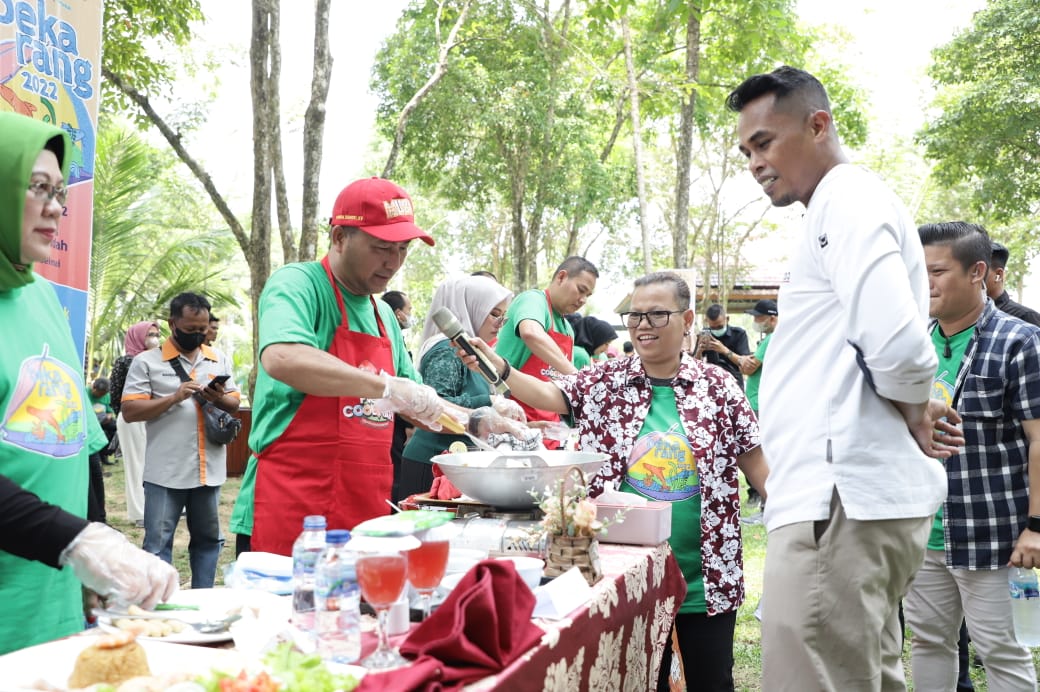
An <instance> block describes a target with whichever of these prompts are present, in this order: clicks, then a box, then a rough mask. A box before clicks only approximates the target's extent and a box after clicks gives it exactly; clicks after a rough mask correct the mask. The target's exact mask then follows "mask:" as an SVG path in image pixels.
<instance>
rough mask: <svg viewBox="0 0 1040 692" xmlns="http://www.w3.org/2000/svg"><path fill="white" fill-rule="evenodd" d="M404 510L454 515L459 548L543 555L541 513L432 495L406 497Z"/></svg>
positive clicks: (402, 505)
mask: <svg viewBox="0 0 1040 692" xmlns="http://www.w3.org/2000/svg"><path fill="white" fill-rule="evenodd" d="M400 504H401V509H428V510H435V511H441V512H452V513H453V514H455V521H456V522H457V523H458V525H459V527H460V528H461V531H460V532H459V534H458V535H457V536H456V537H455V538H453V539H452V540H451V545H452V546H453V547H456V548H476V549H478V550H486V551H488V553H489V554H491V555H494V554H501V553H510V554H514V555H515V554H517V553H522V554H530V555H537V556H541V555H542V554H543V553H544V549H545V538H544V536H542V535H540V534H539V533H538V528H539V525H540V522H541V520H542V511H541V510H540V509H538V508H537V507H532V508H531V509H530V510H507V511H503V510H499V509H496V508H495V507H492V506H491V505H488V504H484V503H482V502H478V501H476V500H470V499H461V498H460V499H457V500H438V499H435V498H431V497H430V496H429V493H419V494H417V495H412V496H411V497H409V498H407V499H406V500H404V501H403V502H401V503H400Z"/></svg>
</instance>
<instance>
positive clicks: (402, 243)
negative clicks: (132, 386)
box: [231, 178, 444, 555]
mask: <svg viewBox="0 0 1040 692" xmlns="http://www.w3.org/2000/svg"><path fill="white" fill-rule="evenodd" d="M330 223H331V226H332V228H331V232H330V235H331V238H330V239H331V244H330V247H329V253H328V255H326V256H325V257H324V258H323V259H322V260H321V261H320V262H300V263H296V264H289V265H286V266H284V267H282V268H281V269H279V270H277V271H275V272H274V273H273V274H271V277H270V278H269V279H268V281H267V285H266V286H265V287H264V291H263V293H262V294H261V296H260V305H259V325H260V343H259V351H260V371H259V373H258V376H257V380H256V393H255V396H254V398H253V421H252V430H251V432H250V435H249V448H250V449H251V450H253V456H252V457H251V458H250V459H249V465H248V467H247V469H246V475H245V478H244V479H243V482H242V489H241V491H240V494H239V496H238V499H237V501H236V503H235V509H234V512H233V513H232V517H231V530H232V531H234V532H235V533H237V534H239V545H238V547H239V549H240V550H241V549H252V550H262V551H267V552H273V553H280V554H282V555H289V554H290V553H291V550H292V544H293V541H294V539H295V538H296V536H297V535H298V534H299V532H300V529H301V527H302V525H303V518H304V516H306V515H308V514H322V515H324V516H325V517H326V518H327V520H328V525H329V527H330V528H345V529H349V528H353V527H354V526H355V525H356V524H358V523H360V522H361V521H363V520H365V519H370V518H372V517H374V516H378V515H381V514H385V513H386V512H387V511H388V509H389V508H388V506H387V504H386V502H385V500H387V499H389V498H390V486H391V482H392V480H393V467H392V465H391V462H390V444H391V441H392V438H393V428H394V425H393V416H392V415H391V416H387V415H384V414H381V413H380V412H379V411H377V410H376V409H375V407H374V406H373V403H372V402H373V401H375V400H376V399H387V398H388V399H390V400H391V401H392V402H393V403H394V405H395V408H396V410H397V411H398V412H399V413H403V414H404V415H405V416H407V417H410V418H414V419H416V420H419V421H420V422H427V423H430V422H433V421H436V419H437V418H438V417H439V416H440V414H441V413H442V412H443V410H444V402H443V400H441V399H440V398H439V397H437V395H436V393H435V392H434V391H433V389H431V388H430V387H427V386H425V385H422V384H421V379H420V377H419V375H418V374H417V373H416V372H415V370H414V369H413V367H412V363H411V361H410V360H409V358H408V352H407V350H406V349H405V345H404V340H403V338H402V336H401V328H400V326H399V325H398V322H397V319H396V318H395V317H394V314H393V310H392V309H391V308H390V306H389V305H387V304H386V303H384V302H383V301H381V300H375V299H374V298H373V294H379V293H382V292H383V291H385V290H386V287H387V284H389V283H390V280H391V279H392V278H393V276H394V274H396V273H397V271H398V270H399V269H400V268H401V265H402V264H404V260H405V257H407V255H408V245H409V243H410V242H411V241H412V240H414V239H415V238H420V239H421V240H422V241H423V242H425V243H426V244H428V245H433V238H432V237H430V235H429V234H427V233H426V232H425V231H423V230H422V229H420V228H419V227H418V226H416V225H415V221H414V213H413V210H412V200H411V199H410V198H409V197H408V194H407V193H406V192H405V191H404V190H402V189H401V188H400V187H398V186H397V185H395V184H394V183H392V182H390V181H389V180H383V179H381V178H369V179H367V180H358V181H355V182H353V183H351V184H350V185H348V186H347V187H345V188H344V189H343V191H342V192H340V194H339V197H337V198H336V204H335V207H334V209H333V215H332V219H331V221H330ZM250 535H251V536H252V540H251V545H248V546H247V545H246V544H245V541H243V540H242V538H243V537H248V536H250Z"/></svg>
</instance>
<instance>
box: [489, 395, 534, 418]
mask: <svg viewBox="0 0 1040 692" xmlns="http://www.w3.org/2000/svg"><path fill="white" fill-rule="evenodd" d="M491 408H493V409H495V413H497V414H498V415H500V416H502V417H504V418H509V419H510V420H515V421H518V422H520V423H527V414H525V413H524V410H523V409H522V408H520V404H518V403H516V400H515V399H507V398H506V397H504V396H498V395H495V396H493V397H491Z"/></svg>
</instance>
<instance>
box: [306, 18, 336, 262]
mask: <svg viewBox="0 0 1040 692" xmlns="http://www.w3.org/2000/svg"><path fill="white" fill-rule="evenodd" d="M331 4H332V0H317V2H316V3H315V6H314V68H313V71H312V73H311V100H310V102H309V103H308V104H307V112H306V113H305V114H304V116H303V220H302V222H301V223H300V250H299V255H298V257H299V259H300V260H302V261H311V260H314V259H316V258H317V255H318V229H319V227H322V226H324V225H325V224H323V223H320V222H319V221H318V181H319V180H320V179H321V147H322V142H323V140H324V136H325V102H326V101H327V100H328V97H329V81H330V80H331V78H332V54H331V53H330V52H329V7H330V5H331Z"/></svg>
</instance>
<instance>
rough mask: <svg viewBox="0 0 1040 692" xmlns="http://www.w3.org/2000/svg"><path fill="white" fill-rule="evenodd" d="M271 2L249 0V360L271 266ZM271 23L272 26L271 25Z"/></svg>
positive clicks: (273, 90)
mask: <svg viewBox="0 0 1040 692" xmlns="http://www.w3.org/2000/svg"><path fill="white" fill-rule="evenodd" d="M271 3H277V0H253V33H252V41H251V43H250V46H249V68H250V70H249V71H250V86H251V91H252V97H253V228H252V233H251V234H250V244H249V245H250V247H249V250H248V251H247V252H246V258H247V261H248V262H249V274H250V286H249V288H250V291H249V293H250V296H249V297H250V302H251V307H252V315H253V362H256V348H257V344H259V343H260V320H259V317H258V314H259V310H258V307H259V301H260V292H261V291H262V290H263V286H264V283H266V281H267V276H268V275H269V274H270V266H271V259H270V256H271V251H270V246H271V177H272V174H271V171H272V168H271V163H272V157H271V137H272V134H273V128H272V123H271V120H272V118H271V110H270V109H269V108H268V107H267V103H268V99H270V98H272V96H273V95H275V94H276V92H277V90H278V83H277V82H273V83H272V81H271V75H272V71H273V70H274V64H273V58H272V50H271V45H272V42H273V39H274V36H273V35H272V30H274V31H276V30H277V28H276V27H277V19H276V17H275V16H272V11H271V9H270V8H271V7H272V4H271ZM273 24H274V26H272V25H273ZM255 386H256V368H253V371H252V373H251V374H250V377H249V391H250V393H252V391H253V389H254V387H255Z"/></svg>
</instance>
